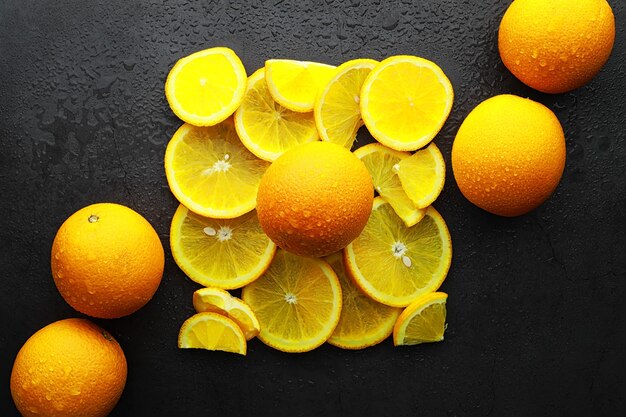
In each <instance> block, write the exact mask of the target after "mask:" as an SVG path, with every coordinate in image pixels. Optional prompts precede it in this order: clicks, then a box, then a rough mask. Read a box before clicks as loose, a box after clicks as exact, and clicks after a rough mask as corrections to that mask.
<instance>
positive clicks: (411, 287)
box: [344, 197, 452, 307]
mask: <svg viewBox="0 0 626 417" xmlns="http://www.w3.org/2000/svg"><path fill="white" fill-rule="evenodd" d="M451 261H452V244H451V240H450V234H449V232H448V228H447V226H446V224H445V222H444V220H443V218H442V217H441V215H440V214H439V213H438V212H437V211H436V210H435V209H434V208H433V207H432V206H430V207H428V209H426V214H425V216H424V218H423V219H422V220H421V221H420V222H419V223H417V224H416V225H414V226H411V227H406V225H405V224H404V223H403V222H402V220H401V219H400V218H399V217H398V216H397V215H396V213H395V212H394V211H393V209H392V208H391V206H390V205H389V204H388V203H386V202H385V201H384V200H383V199H382V198H380V197H377V198H376V199H375V200H374V206H373V209H372V214H371V215H370V219H369V221H368V223H367V225H366V226H365V229H363V232H362V233H361V235H360V236H359V237H358V238H356V239H355V240H354V241H353V242H352V243H351V244H349V245H348V246H347V247H346V249H345V250H344V262H345V265H346V270H347V272H348V273H349V274H350V276H351V278H352V279H353V280H354V282H355V283H356V284H357V285H358V286H359V288H361V290H363V292H365V293H366V294H367V295H369V296H370V297H371V298H373V299H374V300H376V301H378V302H380V303H383V304H386V305H390V306H394V307H405V306H407V305H409V304H410V303H411V302H412V301H413V300H415V299H416V298H417V297H419V296H420V295H422V294H425V293H428V292H431V291H435V290H436V289H437V288H439V286H440V285H441V283H442V282H443V280H444V279H445V277H446V275H447V273H448V270H449V268H450V263H451Z"/></svg>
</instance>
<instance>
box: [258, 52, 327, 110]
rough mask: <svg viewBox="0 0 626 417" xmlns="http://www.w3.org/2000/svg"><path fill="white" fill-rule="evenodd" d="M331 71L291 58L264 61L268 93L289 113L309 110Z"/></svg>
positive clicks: (323, 65) (325, 67)
mask: <svg viewBox="0 0 626 417" xmlns="http://www.w3.org/2000/svg"><path fill="white" fill-rule="evenodd" d="M334 72H335V67H334V66H332V65H326V64H321V63H319V62H309V61H296V60H292V59H269V60H267V61H265V80H266V82H267V86H268V88H269V91H270V94H271V95H272V97H273V98H274V100H275V101H276V102H277V103H279V104H280V105H282V106H284V107H287V108H288V109H291V110H293V111H297V112H301V113H307V112H312V111H313V106H314V104H315V99H316V98H317V95H318V94H319V92H320V90H321V89H322V88H323V87H324V86H325V85H326V83H327V82H328V80H329V79H330V78H331V77H332V75H333V73H334Z"/></svg>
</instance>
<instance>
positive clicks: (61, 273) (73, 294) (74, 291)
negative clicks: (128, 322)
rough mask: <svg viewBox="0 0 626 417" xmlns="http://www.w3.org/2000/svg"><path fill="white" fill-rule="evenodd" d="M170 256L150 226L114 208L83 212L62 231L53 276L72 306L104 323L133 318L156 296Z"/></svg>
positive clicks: (102, 205)
mask: <svg viewBox="0 0 626 417" xmlns="http://www.w3.org/2000/svg"><path fill="white" fill-rule="evenodd" d="M164 265H165V254H164V252H163V246H162V245H161V240H160V239H159V236H158V235H157V233H156V231H155V230H154V229H153V228H152V226H151V225H150V223H148V221H147V220H146V219H145V218H144V217H143V216H141V215H140V214H139V213H137V212H136V211H134V210H132V209H130V208H128V207H125V206H122V205H120V204H113V203H98V204H92V205H90V206H87V207H83V208H82V209H80V210H78V211H77V212H76V213H74V214H72V215H71V216H70V217H69V218H68V219H67V220H66V221H65V222H64V223H63V224H62V225H61V227H60V228H59V230H58V231H57V234H56V236H55V238H54V242H53V244H52V262H51V267H52V276H53V278H54V283H55V284H56V286H57V288H58V289H59V292H60V293H61V295H62V296H63V298H64V299H65V301H67V303H68V304H69V305H71V306H72V307H74V308H75V309H76V310H78V311H80V312H81V313H84V314H87V315H89V316H92V317H98V318H103V319H109V318H118V317H122V316H126V315H128V314H131V313H134V312H135V311H137V310H139V309H140V308H141V307H143V306H144V305H145V304H146V303H147V302H148V301H149V300H150V299H151V298H152V296H153V295H154V293H155V292H156V290H157V288H158V287H159V284H160V283H161V277H162V276H163V268H164Z"/></svg>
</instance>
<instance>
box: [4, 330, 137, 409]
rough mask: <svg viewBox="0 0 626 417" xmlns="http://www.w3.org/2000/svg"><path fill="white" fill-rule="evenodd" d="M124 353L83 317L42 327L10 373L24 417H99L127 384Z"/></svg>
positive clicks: (13, 393) (14, 393)
mask: <svg viewBox="0 0 626 417" xmlns="http://www.w3.org/2000/svg"><path fill="white" fill-rule="evenodd" d="M126 374H127V365H126V358H125V357H124V352H123V351H122V348H121V347H120V345H119V344H118V343H117V342H116V341H115V339H113V337H112V336H111V335H110V334H109V333H107V332H106V331H104V330H102V329H101V328H100V327H98V326H96V325H95V324H93V323H91V322H90V321H88V320H84V319H66V320H60V321H57V322H54V323H52V324H49V325H47V326H46V327H44V328H42V329H40V330H39V331H37V332H36V333H35V334H33V335H32V336H31V337H30V338H29V339H28V340H27V341H26V343H24V346H22V348H21V349H20V351H19V352H18V354H17V357H16V358H15V362H14V364H13V370H12V372H11V395H12V396H13V401H14V402H15V405H16V406H17V409H18V410H19V411H20V413H22V415H23V416H25V417H30V416H38V417H48V416H50V417H52V416H63V417H100V416H106V415H107V414H109V413H110V412H111V410H112V409H113V407H115V404H116V403H117V401H118V400H119V398H120V396H121V395H122V391H123V390H124V385H125V384H126Z"/></svg>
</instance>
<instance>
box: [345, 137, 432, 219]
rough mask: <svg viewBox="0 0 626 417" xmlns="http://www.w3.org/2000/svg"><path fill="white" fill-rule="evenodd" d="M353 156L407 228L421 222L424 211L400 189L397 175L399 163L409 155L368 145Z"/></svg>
mask: <svg viewBox="0 0 626 417" xmlns="http://www.w3.org/2000/svg"><path fill="white" fill-rule="evenodd" d="M354 154H355V155H356V157H357V158H359V159H360V160H361V161H362V162H363V163H364V164H365V166H366V167H367V170H368V171H369V173H370V175H371V176H372V181H373V183H374V188H375V189H376V191H377V192H378V194H379V195H380V196H381V197H382V198H383V199H384V200H385V201H387V202H388V203H389V204H390V205H391V206H392V207H393V209H394V210H395V212H396V213H397V214H398V216H400V218H402V221H404V223H405V224H406V225H407V226H413V225H414V224H416V223H417V222H419V221H420V220H422V218H423V217H424V214H425V213H426V211H425V210H423V209H419V208H417V206H416V205H415V203H413V201H412V200H411V199H410V198H409V196H408V195H407V194H406V192H405V191H404V188H402V183H401V182H400V178H399V177H398V175H397V171H398V169H399V167H400V165H399V163H400V161H402V160H403V159H405V158H408V157H409V156H410V155H411V154H410V153H408V152H400V151H395V150H393V149H389V148H387V147H386V146H384V145H381V144H379V143H370V144H368V145H365V146H362V147H360V148H359V149H357V150H356V151H354Z"/></svg>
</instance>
